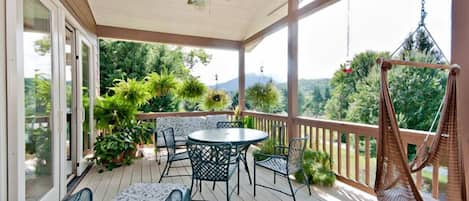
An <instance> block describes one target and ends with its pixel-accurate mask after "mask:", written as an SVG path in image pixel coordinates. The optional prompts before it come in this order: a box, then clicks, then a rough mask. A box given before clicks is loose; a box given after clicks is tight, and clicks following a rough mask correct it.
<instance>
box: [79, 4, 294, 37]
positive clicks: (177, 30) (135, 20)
mask: <svg viewBox="0 0 469 201" xmlns="http://www.w3.org/2000/svg"><path fill="white" fill-rule="evenodd" d="M88 1H89V4H90V6H91V9H92V11H93V14H94V17H95V19H96V23H97V24H98V25H106V26H114V27H122V28H130V29H138V30H145V31H155V32H164V33H171V34H182V35H190V36H200V37H209V38H217V39H227V40H237V41H241V40H244V39H246V38H248V37H249V36H251V35H253V34H254V33H256V32H258V31H260V30H262V29H264V28H265V27H267V26H268V25H270V24H272V23H274V22H276V21H278V20H279V19H281V18H282V17H284V16H286V15H287V4H286V2H287V0H207V3H206V5H205V6H203V7H196V6H194V5H188V4H187V0H138V1H128V0H88Z"/></svg>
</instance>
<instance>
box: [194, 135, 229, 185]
mask: <svg viewBox="0 0 469 201" xmlns="http://www.w3.org/2000/svg"><path fill="white" fill-rule="evenodd" d="M187 150H188V152H189V159H190V161H191V165H192V177H193V178H195V179H199V180H205V181H227V180H228V179H229V166H230V156H231V154H232V146H231V144H230V143H217V144H214V143H210V144H207V143H199V142H194V141H188V142H187Z"/></svg>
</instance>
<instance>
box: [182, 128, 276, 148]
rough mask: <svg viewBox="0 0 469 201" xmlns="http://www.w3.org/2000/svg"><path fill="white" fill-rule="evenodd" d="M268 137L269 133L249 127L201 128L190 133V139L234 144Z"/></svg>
mask: <svg viewBox="0 0 469 201" xmlns="http://www.w3.org/2000/svg"><path fill="white" fill-rule="evenodd" d="M267 138H268V135H267V133H265V132H264V131H260V130H254V129H249V128H218V129H207V130H199V131H195V132H193V133H191V134H189V136H188V139H189V140H192V141H196V142H203V143H226V142H229V143H231V144H232V145H233V146H237V147H238V146H243V145H250V144H255V143H258V142H261V141H264V140H265V139H267Z"/></svg>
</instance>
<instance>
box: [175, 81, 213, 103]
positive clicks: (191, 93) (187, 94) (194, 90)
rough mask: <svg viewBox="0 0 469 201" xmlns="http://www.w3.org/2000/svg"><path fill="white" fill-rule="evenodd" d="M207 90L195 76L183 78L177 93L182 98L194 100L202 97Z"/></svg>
mask: <svg viewBox="0 0 469 201" xmlns="http://www.w3.org/2000/svg"><path fill="white" fill-rule="evenodd" d="M206 91H207V87H206V86H205V84H204V83H202V82H200V81H199V80H198V79H197V78H195V77H191V78H189V79H186V80H184V82H182V84H181V86H180V87H179V89H178V95H179V96H180V97H181V98H183V99H190V100H195V99H198V98H200V97H202V96H203V95H204V94H205V92H206Z"/></svg>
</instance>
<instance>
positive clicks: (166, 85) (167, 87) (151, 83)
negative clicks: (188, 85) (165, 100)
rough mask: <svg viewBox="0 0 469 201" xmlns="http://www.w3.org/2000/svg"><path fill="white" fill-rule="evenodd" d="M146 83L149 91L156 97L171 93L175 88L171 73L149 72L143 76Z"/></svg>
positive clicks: (174, 78)
mask: <svg viewBox="0 0 469 201" xmlns="http://www.w3.org/2000/svg"><path fill="white" fill-rule="evenodd" d="M145 81H146V85H147V86H148V89H149V90H150V92H151V93H152V94H153V95H154V96H157V97H161V96H167V95H169V94H171V93H173V92H174V91H175V90H176V88H177V84H178V83H177V81H176V77H174V75H172V74H167V73H162V74H161V75H159V74H158V73H150V74H149V75H148V76H147V77H145Z"/></svg>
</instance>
